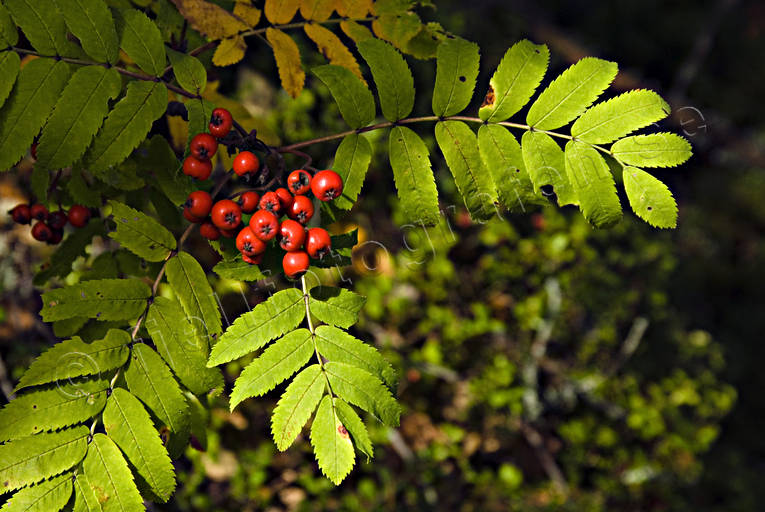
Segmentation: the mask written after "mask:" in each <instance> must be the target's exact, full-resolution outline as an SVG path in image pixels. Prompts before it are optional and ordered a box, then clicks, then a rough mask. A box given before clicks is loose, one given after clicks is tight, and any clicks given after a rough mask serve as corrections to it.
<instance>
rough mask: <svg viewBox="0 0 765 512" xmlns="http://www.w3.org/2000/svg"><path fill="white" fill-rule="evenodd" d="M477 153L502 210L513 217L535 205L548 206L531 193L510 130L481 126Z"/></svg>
mask: <svg viewBox="0 0 765 512" xmlns="http://www.w3.org/2000/svg"><path fill="white" fill-rule="evenodd" d="M478 149H479V150H480V152H481V157H482V158H483V163H484V165H485V166H486V169H487V170H488V171H489V173H490V174H491V176H492V178H493V180H494V184H495V185H496V187H497V194H498V196H499V202H500V203H501V204H502V206H503V207H504V208H507V209H508V210H509V211H511V212H513V213H526V212H527V211H528V210H529V209H530V208H531V207H532V206H534V205H543V204H545V203H547V201H546V200H545V199H544V198H543V197H540V196H539V195H538V194H536V193H535V192H534V185H533V184H532V183H531V179H530V178H529V174H528V172H526V165H525V164H524V163H523V153H522V151H521V145H520V144H519V143H518V141H517V140H516V138H515V137H514V136H513V134H512V133H510V130H508V129H507V128H505V127H504V126H501V125H498V124H486V125H482V126H481V127H480V128H479V129H478Z"/></svg>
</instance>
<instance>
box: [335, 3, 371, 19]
mask: <svg viewBox="0 0 765 512" xmlns="http://www.w3.org/2000/svg"><path fill="white" fill-rule="evenodd" d="M335 9H336V10H337V14H339V15H340V16H345V17H347V18H363V17H365V16H366V15H367V14H368V13H369V11H370V10H371V9H372V0H336V2H335Z"/></svg>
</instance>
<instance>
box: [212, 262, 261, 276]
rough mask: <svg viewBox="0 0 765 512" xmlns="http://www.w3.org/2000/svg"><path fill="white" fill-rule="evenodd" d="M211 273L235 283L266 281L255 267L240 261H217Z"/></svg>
mask: <svg viewBox="0 0 765 512" xmlns="http://www.w3.org/2000/svg"><path fill="white" fill-rule="evenodd" d="M213 272H215V273H216V274H218V275H219V276H220V277H222V278H224V279H234V280H237V281H260V280H262V279H267V278H268V276H267V275H265V274H264V273H263V272H261V271H260V269H259V268H258V267H257V265H251V264H249V263H245V262H244V261H242V260H236V261H219V262H218V263H217V264H216V265H215V266H214V267H213Z"/></svg>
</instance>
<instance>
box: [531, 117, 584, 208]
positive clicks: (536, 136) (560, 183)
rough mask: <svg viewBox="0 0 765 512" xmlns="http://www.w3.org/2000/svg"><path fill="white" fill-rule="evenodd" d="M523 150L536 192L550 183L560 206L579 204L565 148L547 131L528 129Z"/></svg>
mask: <svg viewBox="0 0 765 512" xmlns="http://www.w3.org/2000/svg"><path fill="white" fill-rule="evenodd" d="M521 151H522V153H523V163H524V164H525V165H526V170H527V171H528V173H529V177H530V178H531V182H532V183H533V184H534V190H535V191H536V192H539V190H540V189H541V188H542V187H544V186H546V185H550V186H552V187H553V191H554V192H555V196H556V197H557V199H558V206H565V205H567V204H574V205H578V204H579V199H578V198H577V196H576V192H575V191H574V188H573V187H572V186H571V183H569V181H568V174H566V159H565V157H564V155H563V150H562V149H561V148H560V146H559V145H558V143H557V142H555V141H554V140H553V138H552V137H550V136H549V135H547V134H546V133H541V132H531V131H527V132H525V133H524V134H523V138H522V139H521Z"/></svg>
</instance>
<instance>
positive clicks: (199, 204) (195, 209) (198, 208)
mask: <svg viewBox="0 0 765 512" xmlns="http://www.w3.org/2000/svg"><path fill="white" fill-rule="evenodd" d="M212 205H213V200H212V196H210V194H208V193H207V192H205V191H204V190H195V191H194V192H192V193H191V194H189V198H188V199H186V205H185V206H186V208H188V210H189V213H190V214H191V215H193V216H194V217H197V218H202V219H203V218H205V217H207V216H208V215H210V210H212Z"/></svg>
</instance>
